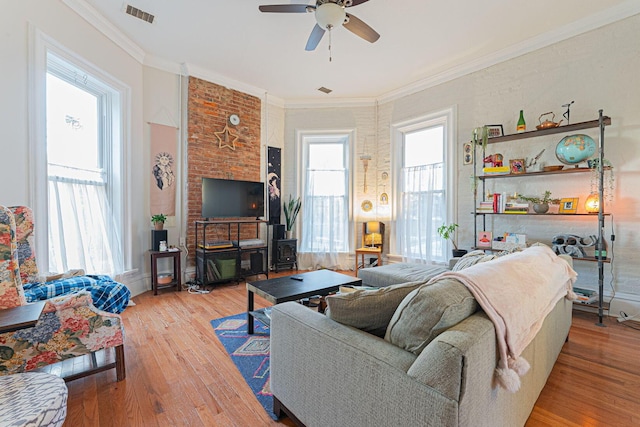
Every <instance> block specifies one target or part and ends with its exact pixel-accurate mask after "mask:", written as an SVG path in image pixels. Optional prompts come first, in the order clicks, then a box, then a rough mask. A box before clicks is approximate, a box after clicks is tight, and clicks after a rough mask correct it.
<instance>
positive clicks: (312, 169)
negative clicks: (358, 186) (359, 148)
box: [298, 135, 351, 270]
mask: <svg viewBox="0 0 640 427" xmlns="http://www.w3.org/2000/svg"><path fill="white" fill-rule="evenodd" d="M304 145H305V150H304V151H305V155H304V164H305V176H304V181H303V182H304V188H303V191H304V193H303V195H302V221H301V231H302V234H301V241H300V245H299V250H298V265H299V266H300V268H301V269H312V270H315V269H319V268H330V269H338V270H347V269H349V268H350V265H351V263H350V262H349V199H348V196H349V191H348V188H349V185H348V183H349V173H348V168H347V162H348V160H347V159H348V155H347V148H348V137H346V136H344V135H342V136H340V137H336V136H333V137H332V136H329V137H327V136H321V137H315V138H306V139H304Z"/></svg>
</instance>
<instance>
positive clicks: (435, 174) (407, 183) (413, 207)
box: [394, 111, 453, 262]
mask: <svg viewBox="0 0 640 427" xmlns="http://www.w3.org/2000/svg"><path fill="white" fill-rule="evenodd" d="M452 113H453V112H452V111H449V112H448V113H447V112H445V113H440V114H438V115H435V116H432V117H429V118H423V119H420V120H416V121H414V122H412V123H407V124H403V125H401V126H397V127H395V144H396V156H395V157H396V158H395V161H394V166H395V168H396V174H395V176H397V177H398V182H397V187H396V190H397V191H396V192H395V193H396V195H397V196H396V197H397V199H396V203H397V205H396V206H397V209H396V228H397V230H396V234H395V250H396V251H397V253H398V254H399V255H401V256H402V257H403V260H405V261H410V262H444V261H446V259H447V258H448V257H447V242H445V241H444V240H443V239H442V238H441V237H440V236H439V235H438V233H437V229H438V227H439V226H441V225H442V224H443V223H445V222H448V218H449V217H450V216H451V215H452V211H453V209H452V208H451V206H452V203H453V192H452V189H453V183H452V181H453V179H452V178H450V175H451V173H450V171H449V169H450V168H448V167H447V159H448V158H449V157H451V158H453V156H451V155H450V153H449V152H448V147H450V146H452V144H450V143H449V142H448V141H449V139H452V136H451V135H450V132H449V128H450V123H451V121H452Z"/></svg>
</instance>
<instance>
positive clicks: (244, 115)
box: [187, 77, 261, 265]
mask: <svg viewBox="0 0 640 427" xmlns="http://www.w3.org/2000/svg"><path fill="white" fill-rule="evenodd" d="M231 114H237V115H238V116H240V124H239V125H238V126H233V125H232V124H230V123H229V120H228V119H229V116H230V115H231ZM188 116H189V118H188V135H189V140H188V141H189V145H188V150H187V163H188V165H187V167H188V192H187V197H188V202H187V203H188V204H187V206H188V209H189V213H188V227H187V247H188V249H189V254H190V255H189V259H188V260H187V262H188V264H189V265H194V259H195V256H194V254H195V244H196V241H195V239H196V236H195V221H197V220H201V219H202V217H201V216H200V213H201V209H202V206H201V204H202V202H201V199H202V196H201V186H202V177H208V178H223V179H237V180H243V181H261V177H260V154H261V153H260V124H261V101H260V99H259V98H256V97H255V96H251V95H247V94H246V93H243V92H238V91H236V90H232V89H227V88H225V87H223V86H219V85H217V84H214V83H211V82H207V81H205V80H201V79H198V78H195V77H189V100H188ZM225 125H226V126H228V128H229V130H230V132H231V133H232V134H233V135H236V136H237V137H238V139H237V140H236V142H235V150H232V149H231V148H229V147H226V146H223V147H220V141H219V139H218V138H217V136H216V134H215V132H221V131H222V130H223V129H224V127H225ZM245 228H247V227H245ZM248 228H249V229H251V228H252V227H248ZM249 229H247V230H244V229H243V230H244V231H245V232H246V234H245V235H244V237H246V238H252V237H255V234H251V235H250V233H251V230H249ZM212 231H213V230H212ZM219 232H220V233H221V234H220V238H226V228H225V230H224V233H222V231H219ZM253 233H255V228H254V229H253ZM208 234H209V229H207V235H208ZM212 237H213V238H215V237H214V236H212ZM232 238H233V237H232Z"/></svg>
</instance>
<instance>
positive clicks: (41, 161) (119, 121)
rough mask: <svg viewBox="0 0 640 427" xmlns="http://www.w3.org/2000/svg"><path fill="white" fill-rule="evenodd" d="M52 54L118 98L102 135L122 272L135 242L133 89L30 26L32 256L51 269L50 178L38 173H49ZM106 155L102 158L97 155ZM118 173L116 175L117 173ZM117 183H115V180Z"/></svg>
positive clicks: (130, 259) (129, 263)
mask: <svg viewBox="0 0 640 427" xmlns="http://www.w3.org/2000/svg"><path fill="white" fill-rule="evenodd" d="M49 52H51V53H53V54H54V55H56V56H58V57H59V58H61V59H62V60H64V61H67V62H69V63H71V64H73V65H74V66H75V67H77V68H80V69H83V70H86V72H87V74H90V75H92V76H95V78H96V79H98V80H99V81H101V82H103V83H104V84H105V85H107V86H108V87H109V89H110V90H112V91H114V92H116V93H117V94H118V98H119V100H118V112H117V114H113V115H112V117H111V119H112V120H111V123H110V125H111V126H110V128H109V129H105V132H107V133H110V135H111V137H112V138H114V140H115V142H114V143H113V144H112V147H111V148H112V152H111V155H110V156H105V157H104V158H103V161H104V162H110V161H111V159H115V161H114V163H113V164H111V165H110V167H111V168H112V169H113V171H114V172H113V173H112V175H113V176H115V177H116V178H117V181H118V182H117V183H115V182H114V184H113V185H115V186H118V187H119V188H120V194H119V195H115V194H114V193H110V194H109V197H110V198H113V197H118V199H119V204H118V205H119V207H118V209H117V210H114V213H113V214H114V216H115V217H117V220H118V222H119V223H120V243H119V245H118V246H119V247H118V248H117V250H119V251H121V253H122V258H123V272H122V273H124V272H126V271H129V270H131V268H132V260H133V244H132V243H133V242H132V235H133V232H132V229H133V223H132V219H131V206H132V203H131V185H130V182H131V181H130V176H131V174H130V172H129V170H130V166H129V165H130V159H131V144H130V143H129V141H131V125H130V119H129V117H131V88H130V87H129V86H128V85H126V84H124V83H123V82H121V81H119V80H118V79H116V78H115V77H113V76H111V75H109V74H107V73H106V72H105V71H103V70H101V69H100V68H98V67H96V66H95V65H93V64H92V63H90V62H88V61H87V60H85V59H84V58H82V57H81V56H79V55H77V54H76V53H74V52H72V51H71V50H69V49H67V48H66V47H65V46H63V45H62V44H60V43H59V42H57V41H56V40H54V39H53V38H51V37H50V36H48V35H47V34H45V33H44V32H42V31H41V30H40V29H38V28H37V27H35V26H34V25H33V24H31V23H30V24H29V67H28V71H29V75H28V79H29V101H28V102H29V116H30V117H29V119H30V120H29V123H30V124H29V148H30V153H32V155H31V156H30V157H29V159H28V170H29V180H30V185H29V186H28V188H29V195H28V200H29V203H30V206H31V208H32V210H33V215H34V222H35V223H36V224H38V232H37V233H36V242H35V246H36V256H37V257H38V260H39V261H38V264H39V265H40V266H41V268H43V269H44V268H45V267H44V266H48V265H49V248H48V234H49V227H48V220H47V218H48V202H47V197H48V177H47V174H46V173H42V171H46V170H47V154H46V75H47V71H48V62H47V54H48V53H49ZM113 101H114V100H112V99H111V100H109V101H107V105H106V107H107V108H110V109H113V108H114V106H113V105H112V104H111V102H113ZM101 154H103V155H104V153H101ZM115 171H118V172H115ZM114 181H115V180H114Z"/></svg>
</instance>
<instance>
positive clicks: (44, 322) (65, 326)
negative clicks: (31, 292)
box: [0, 206, 128, 381]
mask: <svg viewBox="0 0 640 427" xmlns="http://www.w3.org/2000/svg"><path fill="white" fill-rule="evenodd" d="M22 249H23V250H24V247H23V248H22ZM18 251H19V245H18V239H17V234H16V221H15V217H14V215H13V212H12V211H11V209H8V208H5V207H3V206H0V310H7V309H11V308H14V307H17V306H21V305H26V304H27V301H26V298H25V294H24V290H23V286H22V280H21V278H20V273H21V272H20V262H19V260H18V258H19V256H18ZM23 255H24V254H23ZM29 255H30V254H29ZM27 258H28V257H27ZM27 265H28V268H27V270H29V273H31V274H32V273H33V272H34V270H33V269H34V268H35V258H34V261H33V264H31V266H29V264H27ZM36 271H37V270H36ZM127 291H128V290H127ZM107 348H114V350H115V362H113V363H107V364H104V365H101V366H96V363H95V357H93V356H94V352H96V351H98V350H103V349H107ZM86 354H90V355H92V360H93V362H94V366H93V368H92V369H90V370H88V371H86V372H83V373H81V374H77V375H73V377H68V378H66V379H67V380H71V379H75V378H79V377H82V376H86V375H90V374H92V373H95V372H99V371H103V370H107V369H111V368H116V377H117V380H118V381H121V380H123V379H124V378H125V375H126V373H125V361H124V327H123V323H122V319H121V318H120V316H119V315H118V314H115V313H108V312H105V311H102V310H99V309H97V308H96V307H95V306H94V305H93V302H92V296H91V292H90V291H88V290H81V291H80V292H77V293H73V294H70V295H65V296H60V297H54V298H51V299H48V300H46V302H45V305H44V308H43V310H42V314H41V315H40V317H39V319H38V321H37V322H36V325H35V326H33V327H29V328H26V329H21V330H18V331H12V332H5V333H2V334H0V375H8V374H14V373H19V372H26V371H31V370H33V369H37V368H40V367H43V366H46V365H49V364H52V363H56V362H60V361H63V360H66V359H69V358H72V357H76V356H82V355H86Z"/></svg>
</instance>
